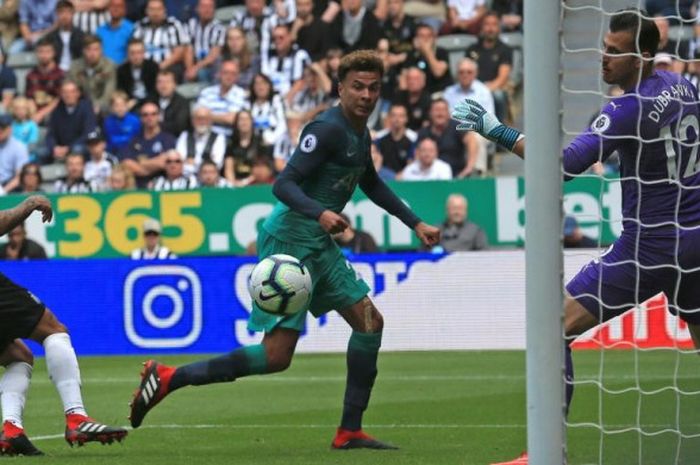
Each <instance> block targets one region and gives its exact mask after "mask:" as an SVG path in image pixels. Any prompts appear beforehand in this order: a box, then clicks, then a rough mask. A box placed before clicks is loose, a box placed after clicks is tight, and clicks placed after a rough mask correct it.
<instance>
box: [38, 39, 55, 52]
mask: <svg viewBox="0 0 700 465" xmlns="http://www.w3.org/2000/svg"><path fill="white" fill-rule="evenodd" d="M39 47H51V48H53V49H54V51H55V50H56V49H55V48H54V46H53V42H52V41H51V39H49V38H47V37H42V38H41V39H39V41H38V42H37V43H36V45H35V46H34V48H39Z"/></svg>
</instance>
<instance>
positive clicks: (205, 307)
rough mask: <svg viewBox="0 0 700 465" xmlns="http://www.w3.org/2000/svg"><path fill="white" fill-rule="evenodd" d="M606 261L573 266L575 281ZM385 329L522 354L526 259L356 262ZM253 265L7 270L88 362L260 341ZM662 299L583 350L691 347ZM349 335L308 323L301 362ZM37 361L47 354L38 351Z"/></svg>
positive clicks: (416, 345)
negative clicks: (55, 318) (64, 328)
mask: <svg viewBox="0 0 700 465" xmlns="http://www.w3.org/2000/svg"><path fill="white" fill-rule="evenodd" d="M596 255H597V251H595V252H594V251H591V250H588V251H586V250H577V251H571V252H568V253H567V255H566V277H567V279H568V278H569V277H571V276H572V275H573V274H574V273H575V272H576V271H577V270H578V269H579V268H580V267H581V266H582V265H583V264H584V263H586V262H588V261H589V260H590V259H591V258H592V257H594V256H596ZM351 261H352V263H353V266H354V267H355V270H356V271H357V272H358V274H360V275H361V276H362V277H363V278H364V279H365V280H366V281H367V283H368V284H369V285H370V287H371V288H372V293H371V295H372V298H373V300H374V301H375V303H376V305H377V307H378V308H379V309H380V311H381V312H382V314H383V315H384V319H385V330H384V338H383V342H382V350H482V349H518V350H521V349H524V347H525V286H524V282H525V279H524V278H525V276H524V274H525V261H524V252H523V251H522V250H512V251H491V252H470V253H457V254H452V255H430V254H387V255H367V256H356V257H351ZM254 264H255V260H254V259H252V258H226V257H208V258H190V259H177V260H170V261H131V260H128V259H96V260H45V261H33V262H2V263H0V271H2V272H3V273H5V274H6V275H7V276H9V277H10V278H11V279H13V280H15V281H16V282H18V283H20V284H21V285H24V286H25V287H27V288H29V289H30V290H31V291H32V292H33V293H35V294H36V295H37V296H38V297H39V298H40V299H42V300H43V301H44V302H45V303H46V305H47V306H48V307H49V308H51V309H52V310H53V311H54V312H56V313H57V314H58V315H59V317H60V319H61V320H62V321H63V322H64V323H66V324H67V325H68V327H69V328H70V331H71V334H72V338H73V342H74V344H75V347H76V350H77V352H78V353H79V354H81V355H102V354H105V355H123V354H141V353H218V352H227V351H230V350H232V349H234V348H236V347H239V346H241V345H247V344H251V343H255V342H258V341H259V340H260V335H259V334H255V333H250V332H248V331H247V329H246V320H247V317H248V314H249V310H250V297H249V296H248V292H247V281H248V277H249V275H250V272H251V270H252V268H253V266H254ZM665 307H666V304H665V298H664V297H663V296H657V297H655V298H654V299H651V300H650V301H649V302H647V303H645V304H644V305H642V306H641V308H639V309H636V310H635V311H631V312H628V313H627V314H626V315H625V316H624V317H623V318H621V319H617V320H614V321H613V322H612V323H611V324H608V325H606V326H605V327H603V329H601V330H600V331H596V332H591V333H589V334H586V335H584V336H583V337H582V338H580V340H579V342H578V343H577V345H578V346H579V347H581V348H595V347H599V346H600V345H601V344H603V345H605V346H606V347H613V348H629V347H631V344H632V343H635V344H637V346H641V347H669V346H675V345H679V346H681V347H690V346H691V345H692V344H691V339H690V335H689V333H688V331H687V328H686V327H685V326H684V325H683V324H681V323H680V322H679V321H678V320H677V319H676V318H675V317H673V316H672V315H670V314H668V313H667V312H666V311H665ZM349 334H350V333H349V328H348V326H347V324H346V323H345V322H344V321H343V320H342V318H341V317H340V316H339V315H338V314H337V313H336V312H330V313H329V314H328V315H327V316H324V317H322V318H320V319H315V318H313V317H309V318H308V319H307V327H306V330H305V332H304V333H303V335H302V337H301V340H300V342H299V346H298V347H299V351H301V352H343V351H345V348H346V346H347V340H348V337H349ZM34 348H36V349H37V352H38V353H41V348H40V347H39V346H37V345H34Z"/></svg>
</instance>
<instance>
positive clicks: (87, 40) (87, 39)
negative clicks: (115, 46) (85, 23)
mask: <svg viewBox="0 0 700 465" xmlns="http://www.w3.org/2000/svg"><path fill="white" fill-rule="evenodd" d="M92 44H100V45H102V39H100V38H99V37H98V36H96V35H95V34H85V36H84V37H83V48H88V47H89V46H90V45H92Z"/></svg>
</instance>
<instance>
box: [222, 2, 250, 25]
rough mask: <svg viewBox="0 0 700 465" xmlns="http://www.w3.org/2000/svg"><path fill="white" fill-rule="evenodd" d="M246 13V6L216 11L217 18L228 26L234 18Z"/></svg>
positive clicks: (228, 7)
mask: <svg viewBox="0 0 700 465" xmlns="http://www.w3.org/2000/svg"><path fill="white" fill-rule="evenodd" d="M244 11H245V6H243V5H233V6H224V7H221V8H217V9H216V14H215V17H216V19H218V20H219V21H222V22H223V23H225V24H227V25H228V23H230V22H231V20H232V19H233V18H235V17H236V16H238V15H240V14H242V13H243V12H244Z"/></svg>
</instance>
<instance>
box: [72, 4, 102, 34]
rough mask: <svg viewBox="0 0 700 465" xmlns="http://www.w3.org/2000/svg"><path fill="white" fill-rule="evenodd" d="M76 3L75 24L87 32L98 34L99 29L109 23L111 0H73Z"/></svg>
mask: <svg viewBox="0 0 700 465" xmlns="http://www.w3.org/2000/svg"><path fill="white" fill-rule="evenodd" d="M72 1H73V4H74V5H75V16H73V25H74V26H75V27H77V28H78V29H80V30H81V31H83V32H84V33H86V34H97V29H98V28H99V27H100V26H102V25H104V24H107V23H109V21H110V19H111V18H110V14H109V11H108V10H107V7H108V6H109V0H72Z"/></svg>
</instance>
